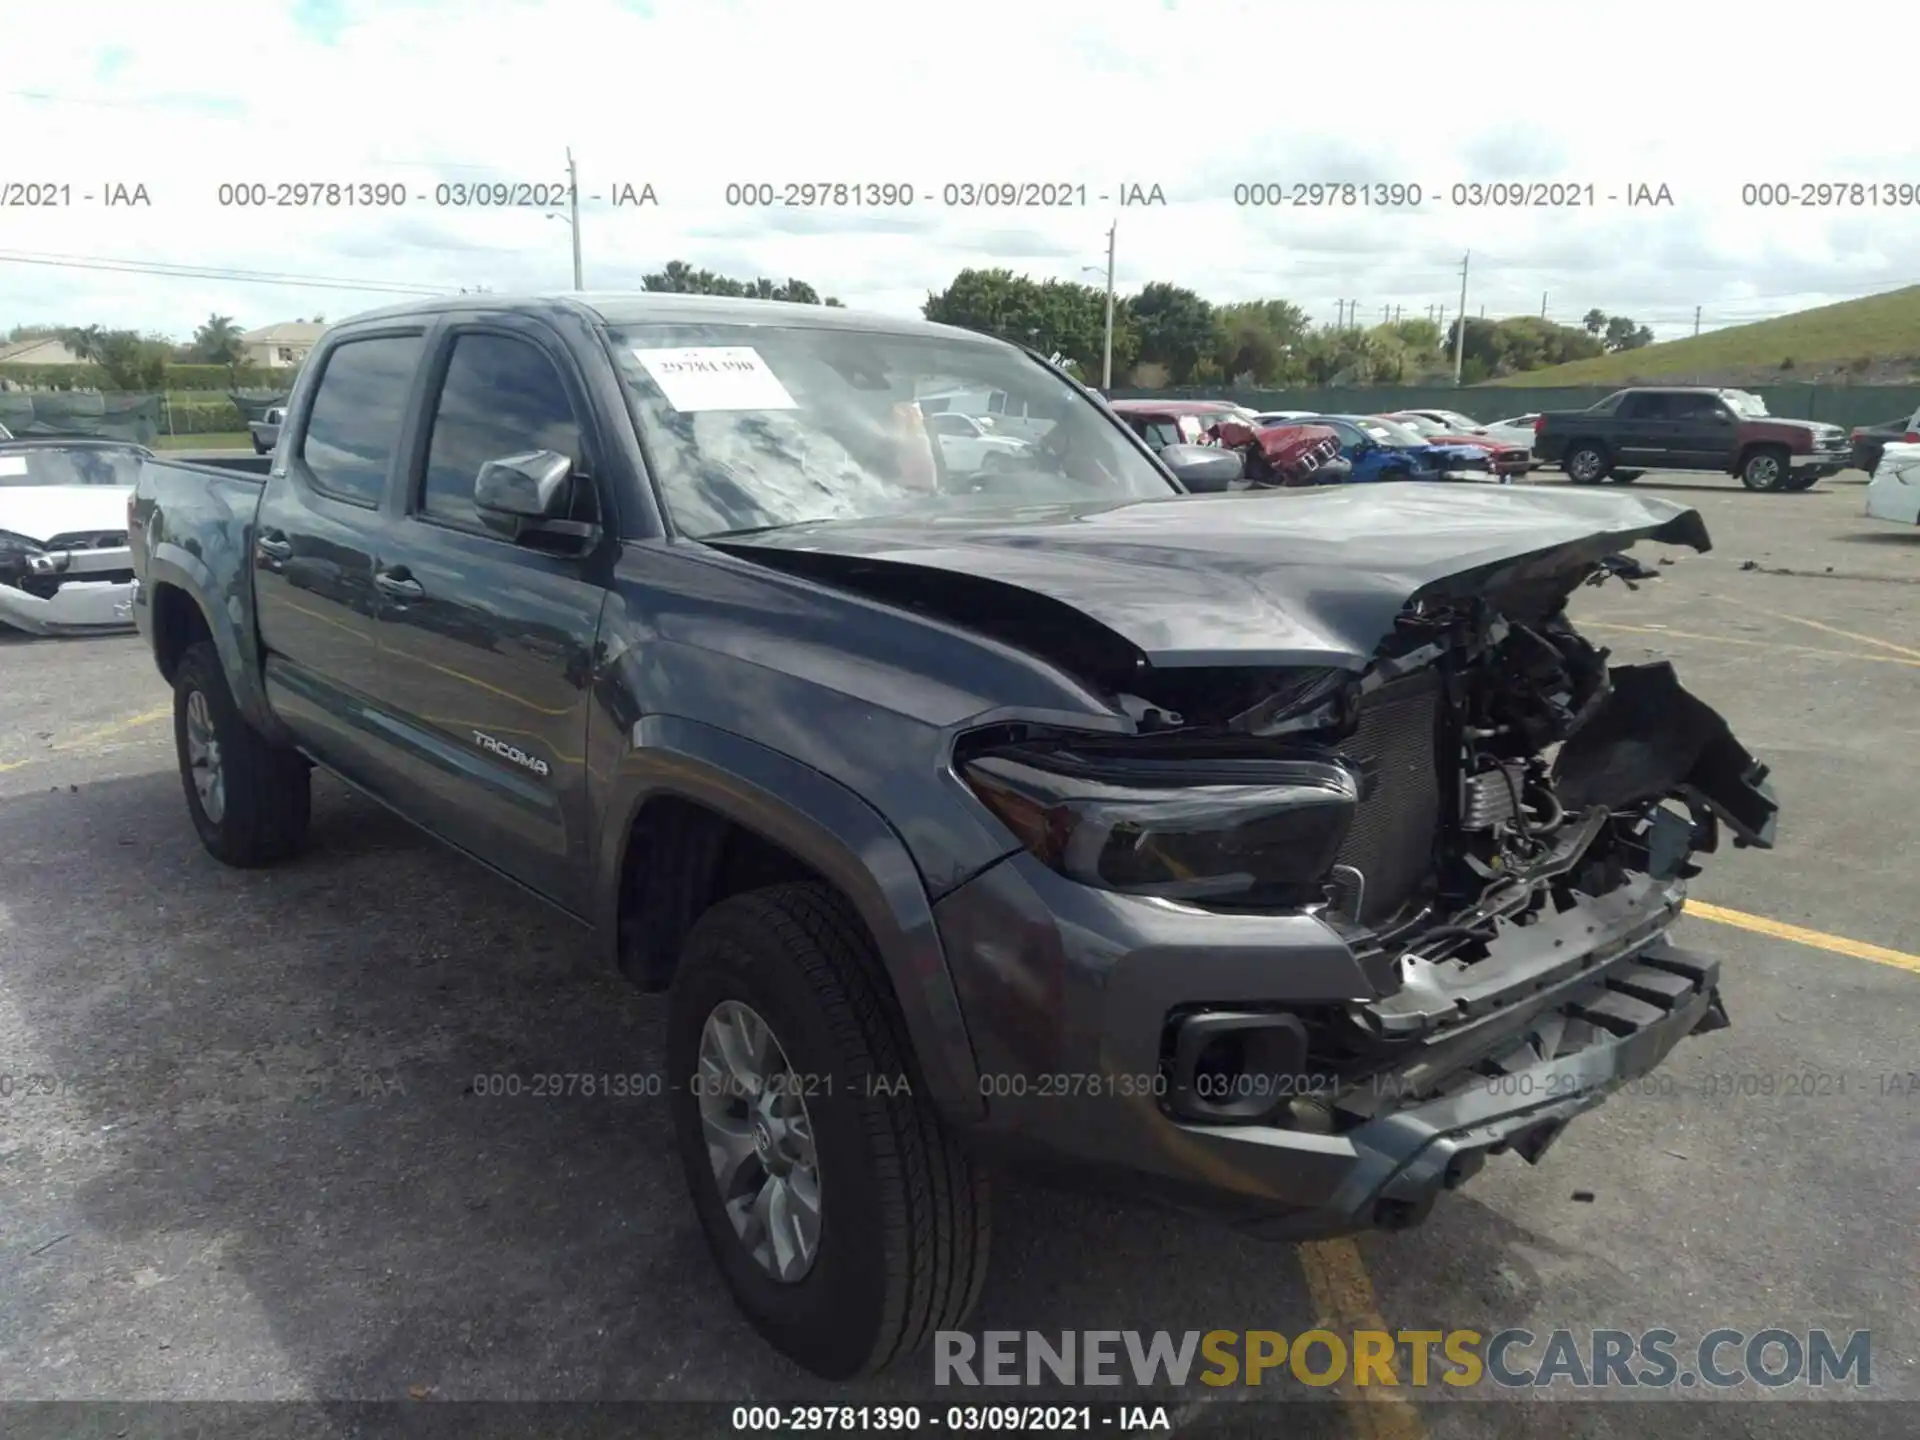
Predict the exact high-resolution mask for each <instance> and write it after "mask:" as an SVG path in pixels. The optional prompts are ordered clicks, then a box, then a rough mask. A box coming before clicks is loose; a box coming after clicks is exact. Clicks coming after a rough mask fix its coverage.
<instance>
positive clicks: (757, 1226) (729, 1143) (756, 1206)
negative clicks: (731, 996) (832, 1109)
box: [694, 1000, 820, 1284]
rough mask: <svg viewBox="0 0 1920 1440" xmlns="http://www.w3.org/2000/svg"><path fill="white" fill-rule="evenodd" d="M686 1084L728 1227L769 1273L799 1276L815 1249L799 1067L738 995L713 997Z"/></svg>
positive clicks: (816, 1189)
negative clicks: (690, 1088) (697, 1107)
mask: <svg viewBox="0 0 1920 1440" xmlns="http://www.w3.org/2000/svg"><path fill="white" fill-rule="evenodd" d="M694 1084H695V1085H696V1086H697V1089H696V1091H695V1093H696V1095H697V1097H698V1099H699V1104H700V1125H701V1128H702V1130H704V1131H705V1134H706V1141H707V1160H708V1162H709V1163H710V1164H711V1165H712V1166H713V1179H714V1184H715V1185H716V1186H718V1187H719V1191H720V1203H721V1204H722V1206H724V1207H725V1209H726V1212H727V1218H728V1219H730V1220H731V1221H732V1222H733V1230H734V1234H735V1235H737V1236H738V1237H739V1238H740V1243H741V1244H742V1245H744V1246H745V1247H746V1248H747V1252H748V1253H749V1254H750V1255H752V1256H753V1258H754V1260H755V1261H756V1262H757V1263H758V1264H759V1266H760V1268H761V1269H762V1270H764V1271H766V1272H767V1274H769V1275H771V1276H772V1277H773V1278H774V1279H776V1280H779V1281H782V1282H783V1283H786V1284H794V1283H797V1282H798V1281H800V1280H803V1279H805V1278H806V1275H807V1273H808V1271H810V1270H811V1269H812V1268H813V1262H814V1258H815V1256H817V1255H818V1254H819V1252H820V1162H819V1157H818V1155H817V1154H816V1152H815V1149H814V1143H813V1122H812V1120H811V1119H810V1118H809V1116H808V1115H807V1103H806V1096H805V1094H804V1093H803V1087H802V1085H801V1082H800V1077H799V1076H798V1075H797V1074H795V1073H794V1069H793V1067H792V1065H790V1064H789V1063H788V1062H787V1055H786V1051H785V1050H784V1049H783V1048H782V1047H781V1045H780V1041H779V1039H778V1038H777V1037H776V1036H775V1035H774V1033H773V1029H772V1027H771V1026H769V1025H768V1024H767V1022H766V1021H765V1020H764V1019H762V1018H761V1017H760V1015H759V1013H758V1012H757V1011H755V1010H754V1009H753V1008H752V1007H751V1006H749V1005H744V1004H742V1003H741V1002H740V1001H738V1000H723V1001H721V1002H720V1003H719V1004H718V1005H716V1006H714V1008H713V1011H712V1013H710V1014H709V1015H708V1016H707V1021H706V1024H705V1025H704V1026H703V1027H702V1028H701V1031H700V1061H699V1070H698V1072H697V1074H696V1078H695V1081H694Z"/></svg>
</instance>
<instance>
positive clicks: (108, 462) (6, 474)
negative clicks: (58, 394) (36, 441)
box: [0, 445, 147, 489]
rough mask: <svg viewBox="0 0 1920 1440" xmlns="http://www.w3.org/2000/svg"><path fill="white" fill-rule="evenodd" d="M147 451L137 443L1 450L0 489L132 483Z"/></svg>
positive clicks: (47, 446) (138, 473)
mask: <svg viewBox="0 0 1920 1440" xmlns="http://www.w3.org/2000/svg"><path fill="white" fill-rule="evenodd" d="M146 458H147V452H146V451H145V450H143V449H141V448H140V447H139V446H137V445H128V446H125V447H117V446H110V445H75V446H62V445H34V446H30V447H22V448H21V449H18V450H9V451H4V452H0V489H14V488H18V487H25V486H32V485H131V484H133V482H134V481H136V480H138V479H139V478H140V462H141V461H142V460H144V459H146Z"/></svg>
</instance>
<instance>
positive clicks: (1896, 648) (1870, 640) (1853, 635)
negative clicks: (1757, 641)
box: [1743, 605, 1920, 660]
mask: <svg viewBox="0 0 1920 1440" xmlns="http://www.w3.org/2000/svg"><path fill="white" fill-rule="evenodd" d="M1743 608H1745V609H1747V610H1751V611H1752V612H1753V613H1754V614H1756V615H1765V616H1766V617H1767V618H1768V619H1770V620H1786V621H1790V622H1791V623H1793V624H1795V625H1806V626H1810V627H1811V628H1812V629H1815V630H1824V631H1826V632H1827V633H1828V634H1829V635H1838V636H1839V637H1840V638H1841V639H1843V640H1858V641H1859V642H1860V643H1861V644H1862V645H1879V646H1882V647H1883V648H1885V649H1888V650H1891V651H1893V652H1894V653H1895V654H1896V655H1905V656H1906V657H1908V658H1909V659H1911V660H1920V650H1914V649H1912V648H1910V647H1908V646H1906V645H1896V644H1894V643H1893V641H1891V640H1882V639H1880V638H1879V637H1878V636H1877V635H1862V634H1859V633H1858V632H1857V631H1853V630H1842V629H1841V628H1840V627H1839V626H1838V625H1829V624H1827V622H1826V621H1824V620H1809V619H1808V618H1807V617H1806V616H1804V615H1783V614H1780V613H1778V612H1776V611H1773V610H1762V609H1760V608H1759V607H1758V606H1755V605H1748V606H1745V607H1743Z"/></svg>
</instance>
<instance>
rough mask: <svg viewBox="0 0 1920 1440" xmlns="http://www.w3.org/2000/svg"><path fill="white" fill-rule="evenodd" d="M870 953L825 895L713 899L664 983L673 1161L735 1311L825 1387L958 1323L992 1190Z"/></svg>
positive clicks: (794, 891) (787, 889) (978, 1274)
mask: <svg viewBox="0 0 1920 1440" xmlns="http://www.w3.org/2000/svg"><path fill="white" fill-rule="evenodd" d="M880 973H881V972H880V970H879V960H878V957H877V956H876V955H875V954H874V951H873V942H872V941H871V940H870V939H869V938H868V936H867V933H866V929H865V927H864V926H863V925H862V924H861V923H860V919H859V917H858V915H857V914H855V913H854V911H853V909H852V907H851V906H849V905H848V904H847V902H846V901H845V900H844V899H842V898H841V897H840V896H839V895H838V894H836V893H835V892H834V891H832V890H831V889H829V888H828V887H826V886H824V885H813V884H790V885H777V886H773V887H771V888H768V889H765V890H754V891H749V892H747V893H746V894H742V895H736V896H733V897H731V898H730V899H727V900H723V901H721V902H720V903H719V904H718V905H716V906H714V907H713V908H712V909H711V910H709V911H708V912H707V913H706V914H705V915H703V916H702V917H701V918H700V920H699V922H698V923H697V924H696V925H695V926H694V928H693V931H692V933H691V934H690V935H689V936H688V937H687V943H686V948H685V950H684V951H683V952H682V955H681V958H680V965H679V968H678V970H677V971H676V972H675V974H674V979H673V987H672V994H671V1000H670V1004H669V1018H668V1033H667V1051H668V1063H669V1067H670V1070H671V1077H672V1080H673V1081H674V1089H673V1092H672V1099H671V1104H672V1110H673V1120H674V1130H675V1134H676V1137H677V1139H678V1142H679V1147H680V1160H681V1164H682V1166H683V1167H684V1169H685V1171H686V1178H687V1186H688V1189H689V1190H690V1192H691V1194H692V1198H693V1205H694V1210H695V1213H696V1214H697V1215H698V1216H699V1219H700V1228H701V1229H702V1231H703V1232H705V1234H706V1238H707V1244H708V1246H709V1247H710V1248H711V1249H712V1251H713V1255H714V1259H715V1261H716V1262H717V1263H718V1265H719V1267H720V1271H721V1274H722V1275H723V1276H724V1277H725V1278H726V1281H727V1285H728V1287H729V1289H731V1290H732V1292H733V1297H734V1300H735V1302H736V1303H737V1304H738V1305H739V1306H740V1308H741V1310H742V1311H744V1312H745V1314H746V1316H747V1318H748V1319H749V1320H750V1321H751V1322H752V1323H753V1326H754V1328H755V1329H757V1330H758V1331H759V1332H760V1333H761V1334H762V1335H763V1336H765V1337H766V1339H767V1340H768V1341H770V1342H771V1343H772V1344H773V1345H774V1346H775V1347H777V1348H778V1349H780V1350H781V1351H783V1352H784V1353H785V1354H786V1355H788V1356H789V1357H790V1358H792V1359H793V1360H795V1361H797V1362H798V1363H799V1364H801V1365H803V1366H805V1367H806V1368H807V1369H809V1370H811V1371H813V1372H814V1373H815V1374H818V1375H821V1376H825V1377H826V1378H828V1379H836V1380H839V1379H847V1378H850V1377H852V1376H856V1375H862V1374H868V1373H871V1372H872V1371H875V1370H878V1369H880V1368H881V1367H883V1366H884V1365H886V1364H887V1363H889V1362H890V1361H892V1360H893V1359H895V1358H896V1357H898V1356H900V1355H903V1354H906V1353H908V1352H909V1351H912V1350H914V1349H917V1348H919V1347H920V1346H921V1345H922V1344H924V1343H926V1342H927V1341H928V1340H929V1339H930V1338H931V1337H932V1336H933V1334H934V1332H935V1331H938V1330H952V1329H957V1328H959V1326H960V1325H961V1324H962V1323H963V1322H964V1321H965V1319H966V1317H967V1315H968V1313H969V1312H970V1311H971V1310H972V1309H973V1305H974V1302H975V1301H976V1300H977V1299H978V1298H979V1294H980V1286H981V1284H982V1282H983V1281H984V1280H985V1278H986V1268H987V1253H988V1250H989V1248H990V1247H989V1234H990V1230H989V1223H988V1205H987V1189H986V1179H985V1174H984V1172H983V1171H981V1170H980V1169H978V1168H977V1167H976V1166H975V1165H974V1164H973V1162H972V1161H971V1160H970V1159H969V1158H968V1156H967V1155H966V1154H965V1152H964V1151H962V1150H961V1148H960V1146H959V1144H958V1143H957V1142H956V1140H955V1139H954V1138H953V1136H952V1135H951V1134H949V1133H948V1132H947V1131H946V1129H945V1128H944V1127H943V1126H942V1124H941V1122H940V1120H939V1117H938V1116H937V1115H936V1114H935V1112H934V1111H933V1109H932V1107H931V1105H930V1104H929V1102H928V1101H927V1099H926V1098H924V1096H922V1095H919V1094H916V1093H913V1091H914V1089H915V1088H916V1086H917V1079H918V1077H917V1075H916V1073H915V1071H914V1067H913V1062H912V1055H911V1050H910V1046H909V1043H908V1041H907V1038H906V1034H905V1029H904V1023H903V1021H902V1020H901V1019H900V1017H899V1014H898V1010H897V1008H896V1006H895V1004H894V1001H893V997H892V995H891V993H890V992H889V991H887V990H886V989H885V988H884V987H885V982H884V980H883V979H881V978H879V977H880Z"/></svg>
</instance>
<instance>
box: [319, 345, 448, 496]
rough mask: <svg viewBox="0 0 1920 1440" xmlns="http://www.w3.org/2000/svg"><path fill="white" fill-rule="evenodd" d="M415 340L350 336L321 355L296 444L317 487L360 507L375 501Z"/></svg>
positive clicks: (401, 412)
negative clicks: (303, 433) (304, 425)
mask: <svg viewBox="0 0 1920 1440" xmlns="http://www.w3.org/2000/svg"><path fill="white" fill-rule="evenodd" d="M421 344H422V340H421V337H420V336H418V335H383V336H380V337H379V338H378V339H373V340H349V341H347V342H346V343H345V344H343V345H339V346H337V347H335V348H334V350H333V351H332V352H331V353H330V354H329V355H328V356H327V359H326V367H327V368H326V371H325V373H324V374H322V375H321V377H320V388H319V389H318V390H316V391H315V392H314V396H313V408H312V410H311V411H309V412H308V415H307V433H306V436H305V438H304V439H303V440H302V442H301V447H300V459H301V461H302V462H303V463H304V464H305V465H306V467H307V470H308V472H309V473H310V474H311V475H312V477H313V483H314V485H315V486H316V487H317V488H318V489H320V490H322V491H324V492H325V493H326V494H329V495H332V496H334V497H336V498H338V499H341V500H350V501H352V502H354V503H355V504H358V505H378V504H379V503H380V496H381V494H382V493H383V492H384V491H385V490H386V488H387V470H388V468H389V466H390V465H391V464H392V462H393V451H394V447H395V446H396V445H398V444H399V442H400V422H401V420H402V418H403V417H404V416H405V414H406V409H407V391H408V389H409V388H410V387H411V386H412V384H413V376H414V371H415V370H417V369H418V368H419V365H420V348H421Z"/></svg>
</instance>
